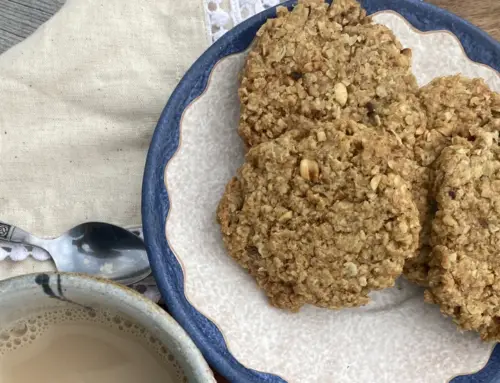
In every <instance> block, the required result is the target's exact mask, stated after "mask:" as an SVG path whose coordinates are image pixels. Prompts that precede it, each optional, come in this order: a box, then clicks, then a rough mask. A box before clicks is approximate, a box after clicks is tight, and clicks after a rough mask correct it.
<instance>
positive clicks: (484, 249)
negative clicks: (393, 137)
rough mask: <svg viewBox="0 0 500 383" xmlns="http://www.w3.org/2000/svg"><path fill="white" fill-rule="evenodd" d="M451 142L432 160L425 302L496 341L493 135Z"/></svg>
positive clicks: (499, 246)
mask: <svg viewBox="0 0 500 383" xmlns="http://www.w3.org/2000/svg"><path fill="white" fill-rule="evenodd" d="M475 134H476V135H477V137H475V138H476V141H475V142H470V141H467V140H466V139H463V138H455V139H453V145H452V146H449V147H447V148H445V149H444V150H443V151H442V154H441V156H440V157H439V159H438V160H437V161H436V180H435V193H436V199H437V203H438V211H437V213H436V217H435V219H434V222H433V231H432V243H433V244H434V245H435V247H434V249H433V253H432V256H431V262H430V264H429V267H430V270H429V289H428V290H427V291H426V294H425V296H426V300H427V301H428V302H431V303H436V304H439V305H440V307H441V311H442V312H443V313H444V314H446V315H448V316H451V317H452V318H453V319H454V321H455V322H456V324H457V325H458V326H459V327H460V328H462V329H464V330H475V331H478V332H479V333H480V335H481V337H482V338H483V339H485V340H500V275H499V271H498V270H500V148H499V147H498V132H496V133H486V132H484V131H483V132H481V131H480V130H476V133H475Z"/></svg>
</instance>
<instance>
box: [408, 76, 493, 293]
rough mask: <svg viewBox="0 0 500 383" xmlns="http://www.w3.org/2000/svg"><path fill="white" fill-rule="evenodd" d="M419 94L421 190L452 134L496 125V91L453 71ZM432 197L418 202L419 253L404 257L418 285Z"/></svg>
mask: <svg viewBox="0 0 500 383" xmlns="http://www.w3.org/2000/svg"><path fill="white" fill-rule="evenodd" d="M419 98H420V102H421V105H422V108H423V109H424V110H425V113H426V116H427V128H426V129H423V130H421V131H422V134H417V135H415V137H416V142H415V144H414V150H415V159H416V161H417V163H418V164H419V165H421V166H423V167H424V169H426V172H425V173H426V174H425V175H424V179H423V180H422V181H423V182H424V184H425V185H424V186H423V187H422V190H424V189H425V188H426V187H427V186H428V185H430V184H432V178H433V163H434V161H435V160H436V158H437V157H438V156H439V154H440V153H441V151H442V150H443V148H445V147H446V146H448V145H450V143H451V140H452V138H453V137H457V136H459V137H471V130H474V129H477V128H478V127H482V129H484V130H486V131H495V130H498V129H500V95H499V94H498V93H495V92H493V91H492V90H490V89H489V88H488V86H487V85H486V83H485V82H484V81H483V80H482V79H469V78H466V77H463V76H460V75H457V76H447V77H441V78H437V79H435V80H433V81H432V82H431V83H430V84H428V85H426V86H425V87H423V88H422V89H421V90H420V92H419ZM433 199H434V198H433V196H432V195H431V196H429V201H428V202H427V205H425V204H424V203H423V202H421V203H420V204H419V205H418V207H419V211H420V212H421V218H422V221H421V224H422V233H421V250H420V253H419V256H417V257H415V258H412V259H410V260H408V262H407V263H406V264H405V270H404V273H405V275H406V277H407V278H408V279H409V280H411V281H413V282H415V283H417V284H419V285H422V286H426V285H427V273H428V271H429V265H428V263H429V261H430V255H431V248H430V245H429V242H430V241H429V235H430V224H429V223H430V222H431V220H432V216H433V214H434V212H433V210H434V206H433V205H434V203H433ZM425 215H427V217H425Z"/></svg>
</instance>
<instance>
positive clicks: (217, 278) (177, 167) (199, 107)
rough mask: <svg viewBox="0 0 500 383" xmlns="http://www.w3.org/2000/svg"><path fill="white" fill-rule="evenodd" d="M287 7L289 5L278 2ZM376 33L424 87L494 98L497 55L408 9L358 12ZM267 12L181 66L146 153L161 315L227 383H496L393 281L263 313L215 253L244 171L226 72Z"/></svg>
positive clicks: (149, 231) (482, 358) (485, 366)
mask: <svg viewBox="0 0 500 383" xmlns="http://www.w3.org/2000/svg"><path fill="white" fill-rule="evenodd" d="M288 5H291V4H288ZM363 5H364V6H365V8H366V9H367V10H368V11H369V13H376V14H375V17H374V18H375V21H376V22H379V23H383V24H385V25H387V26H389V27H390V28H391V29H392V30H393V31H394V33H395V34H396V35H397V36H398V38H399V39H400V41H401V42H402V44H403V45H404V46H406V47H410V48H412V50H413V57H414V58H413V72H414V73H415V75H416V77H417V80H418V82H419V84H421V85H424V84H426V83H427V82H429V81H430V80H431V79H432V78H434V77H437V76H443V75H449V74H454V73H460V72H461V73H463V74H465V75H467V76H471V77H483V78H484V79H485V80H486V81H487V82H488V84H489V85H490V86H491V87H492V88H493V89H495V90H497V91H500V75H499V73H498V72H497V70H498V69H499V68H500V45H499V44H498V43H497V42H495V41H494V40H493V39H491V38H490V37H489V36H488V35H486V34H485V33H483V32H481V31H480V30H478V29H477V28H475V27H473V26H472V25H470V24H468V23H467V22H465V21H463V20H461V19H459V18H457V17H456V16H453V15H451V14H449V13H447V12H445V11H443V10H440V9H438V8H435V7H433V6H431V5H428V4H425V3H423V2H421V1H417V0H365V1H363ZM273 16H275V11H274V9H271V10H268V11H266V12H264V13H262V14H260V15H258V16H256V17H254V18H252V19H250V20H248V21H246V22H244V23H243V24H241V25H239V26H237V27H236V28H235V29H233V30H232V31H230V32H229V33H227V34H226V35H225V36H224V37H222V38H221V39H220V40H219V41H218V42H217V43H215V44H214V45H213V46H212V47H211V48H210V49H208V50H207V52H206V53H205V54H204V55H203V56H202V57H201V58H200V59H199V60H198V61H197V62H196V63H195V64H194V65H193V66H192V68H191V69H190V70H189V71H188V73H187V74H186V75H185V77H184V78H183V79H182V81H181V82H180V84H179V85H178V87H177V88H176V90H175V91H174V93H173V94H172V96H171V98H170V101H169V102H168V104H167V106H166V108H165V110H164V112H163V114H162V116H161V119H160V121H159V123H158V126H157V128H156V132H155V135H154V137H153V141H152V144H151V148H150V152H149V156H148V161H147V165H146V172H145V178H144V190H143V223H144V231H145V239H146V243H147V246H148V251H149V254H150V259H151V264H152V267H153V269H154V273H155V276H156V279H157V281H158V285H159V288H160V290H161V292H162V294H163V297H164V298H165V300H166V302H167V304H168V306H169V309H170V311H171V313H172V315H173V316H174V317H175V319H177V321H179V323H180V324H181V325H182V326H183V327H184V328H185V329H186V331H187V332H188V333H189V334H190V335H191V337H192V338H193V340H194V341H195V343H196V344H197V345H198V347H199V348H200V349H201V351H202V352H203V354H204V355H205V357H206V358H207V360H208V361H209V362H210V363H211V364H212V365H213V366H214V367H215V369H217V370H218V371H219V372H221V373H222V374H223V375H225V376H226V377H227V378H228V379H229V380H230V381H232V382H273V383H274V382H284V381H288V382H300V383H302V382H314V383H316V382H318V383H319V382H321V383H323V382H336V383H338V382H398V383H409V382H427V383H440V382H448V381H450V380H451V381H453V382H454V383H457V382H461V383H463V382H467V383H472V382H497V381H500V348H498V347H495V346H494V345H492V344H486V343H482V342H481V341H480V340H479V338H478V336H477V335H475V334H472V333H467V334H461V333H459V332H458V331H457V330H456V328H455V326H454V325H453V324H452V322H451V321H450V320H449V319H447V318H444V317H442V316H441V315H440V313H439V309H438V307H437V306H432V305H428V304H425V303H424V302H423V298H422V291H421V290H420V289H419V288H417V287H415V286H412V285H410V284H408V283H407V282H405V281H404V280H399V281H398V283H397V285H396V287H394V288H392V289H387V290H384V291H381V292H376V293H372V295H371V296H372V300H373V302H372V303H370V304H369V305H367V306H365V307H363V308H359V309H352V310H342V311H328V310H321V309H317V308H313V307H306V308H305V309H303V310H302V311H301V312H300V313H298V314H290V313H286V312H282V311H280V310H277V309H275V308H273V307H271V306H270V305H269V304H268V303H267V300H266V298H265V297H264V295H263V293H262V292H261V291H259V289H258V288H257V287H256V285H255V283H254V282H253V280H252V279H251V278H250V277H249V276H248V275H247V274H246V272H245V271H243V270H242V269H240V268H239V267H238V266H237V265H236V264H235V263H234V262H233V261H232V260H231V259H230V258H229V257H228V256H227V255H226V253H225V251H224V248H223V246H222V241H221V236H220V232H219V227H218V225H217V223H216V220H215V210H216V207H217V204H218V201H219V198H220V196H221V195H222V192H223V190H224V186H225V184H226V182H227V181H228V180H229V179H230V178H231V176H232V175H233V174H234V173H235V171H236V169H237V168H238V167H239V166H240V164H241V163H242V161H243V147H242V143H241V140H240V139H239V137H238V134H237V124H238V113H239V104H238V97H237V85H238V73H239V71H240V69H241V68H242V65H243V63H244V60H245V55H246V50H247V48H248V47H249V45H250V43H251V42H252V40H253V38H254V37H255V33H256V31H257V30H258V28H259V27H260V26H261V25H262V24H263V23H264V22H265V20H266V19H267V18H269V17H273Z"/></svg>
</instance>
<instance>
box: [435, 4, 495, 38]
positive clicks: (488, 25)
mask: <svg viewBox="0 0 500 383" xmlns="http://www.w3.org/2000/svg"><path fill="white" fill-rule="evenodd" d="M428 2H429V3H431V4H434V5H437V6H438V7H441V8H444V9H446V10H448V11H450V12H452V13H454V14H456V15H458V16H460V17H462V18H464V19H466V20H467V21H470V22H471V23H472V24H475V25H477V26H478V27H480V28H481V29H483V30H484V31H486V32H487V33H489V34H490V35H491V36H493V37H494V38H495V39H497V40H498V41H500V1H499V0H474V1H472V0H470V1H467V0H428Z"/></svg>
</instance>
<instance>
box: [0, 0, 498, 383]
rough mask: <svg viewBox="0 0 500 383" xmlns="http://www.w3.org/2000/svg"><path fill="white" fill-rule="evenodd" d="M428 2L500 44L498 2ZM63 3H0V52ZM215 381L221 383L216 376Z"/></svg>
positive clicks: (38, 0)
mask: <svg viewBox="0 0 500 383" xmlns="http://www.w3.org/2000/svg"><path fill="white" fill-rule="evenodd" d="M172 1H174V0H172ZM175 1H178V0H175ZM189 1H193V0H189ZM199 1H202V0H199ZM428 2H430V3H432V4H434V5H437V6H438V7H441V8H445V9H447V10H449V11H451V12H453V13H455V14H457V15H458V16H460V17H463V18H464V19H466V20H468V21H470V22H472V23H473V24H475V25H477V26H479V27H480V28H482V29H483V30H485V31H486V32H488V33H489V34H490V35H491V36H493V37H494V38H495V39H497V40H499V41H500V0H474V1H472V0H470V1H467V0H428ZM63 4H64V0H0V53H1V52H3V51H5V50H7V49H8V48H10V47H11V46H12V45H14V44H17V43H18V42H20V41H22V40H23V39H25V38H26V37H27V36H29V35H30V34H31V33H33V32H34V31H35V30H36V28H37V27H38V26H39V25H40V24H42V23H44V22H45V21H47V20H48V19H49V18H50V17H51V16H52V15H53V14H54V13H55V12H57V10H59V8H60V7H61V6H62V5H63ZM218 380H219V381H220V382H223V381H224V380H223V379H221V378H220V377H218Z"/></svg>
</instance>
